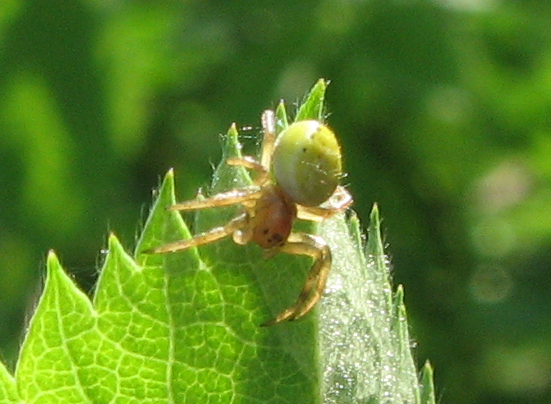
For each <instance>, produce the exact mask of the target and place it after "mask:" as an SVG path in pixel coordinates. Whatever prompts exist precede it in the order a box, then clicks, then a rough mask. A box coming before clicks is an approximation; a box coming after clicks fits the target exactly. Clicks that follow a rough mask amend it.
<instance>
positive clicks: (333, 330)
mask: <svg viewBox="0 0 551 404" xmlns="http://www.w3.org/2000/svg"><path fill="white" fill-rule="evenodd" d="M325 88H326V84H325V81H323V80H320V81H319V82H318V83H317V85H316V86H315V87H314V89H313V90H312V91H311V92H310V94H309V96H308V97H307V99H306V101H305V103H304V105H305V106H303V107H301V108H300V109H299V113H298V117H299V118H300V119H319V117H320V116H321V113H322V110H323V99H324V94H325ZM276 114H277V117H278V126H279V127H280V128H281V129H283V128H285V126H286V125H288V118H287V115H286V113H285V110H284V106H283V104H280V106H279V107H278V110H277V112H276ZM297 119H298V118H297ZM237 139H238V134H237V131H236V129H235V126H234V125H232V126H231V127H230V130H229V131H228V135H227V137H226V144H225V148H224V157H223V160H222V163H221V164H220V166H219V167H218V168H217V170H216V172H215V175H214V180H213V185H212V189H211V192H212V193H216V192H219V191H220V190H228V189H232V188H235V187H241V186H246V185H248V184H250V183H251V179H250V176H249V173H248V172H247V171H246V170H244V169H243V168H241V167H230V166H228V165H227V164H225V160H226V159H227V158H228V157H230V156H231V157H235V156H239V155H240V147H239V143H238V140H237ZM173 184H174V178H173V173H172V171H170V172H169V173H168V174H167V175H166V177H165V179H164V181H163V184H162V186H161V188H160V190H159V192H158V198H157V200H156V201H155V204H154V206H153V208H152V210H151V212H150V215H149V217H148V219H147V222H146V224H145V226H144V229H143V232H142V234H141V236H140V239H139V241H138V244H137V246H136V249H135V252H134V254H133V256H131V255H129V254H128V253H127V252H125V250H124V248H123V247H122V246H121V245H120V243H119V242H118V240H117V238H116V237H115V236H114V235H111V236H110V237H109V249H108V254H107V256H106V259H105V263H104V265H103V267H102V269H101V272H100V276H99V280H98V284H97V287H96V289H95V293H94V296H93V299H92V301H90V299H89V298H88V297H87V296H86V295H85V294H84V293H82V292H81V291H79V290H78V288H77V287H76V286H75V284H74V282H73V281H72V280H71V279H70V278H69V277H68V276H67V275H66V274H65V272H64V271H63V269H62V268H61V266H60V264H59V262H58V260H57V258H56V256H55V254H54V253H53V252H51V253H50V254H49V256H48V265H47V277H46V282H45V288H44V292H43V294H42V297H41V299H40V301H39V304H38V306H37V308H36V311H35V313H34V315H33V318H32V320H31V322H30V326H29V329H28V332H27V335H26V337H25V341H24V343H23V346H22V348H21V353H20V358H19V361H18V364H17V370H16V373H15V383H14V380H13V379H12V378H11V376H10V375H9V373H8V372H7V371H6V369H5V368H4V367H3V366H2V367H0V399H1V400H0V403H15V402H20V401H18V400H21V401H22V402H26V403H35V402H36V403H73V402H74V403H110V402H117V403H138V402H139V403H142V402H148V403H171V402H173V403H320V402H322V401H323V402H324V403H338V404H346V403H368V402H369V403H383V402H385V403H386V402H400V403H421V402H422V403H431V402H434V388H433V387H432V372H431V371H430V372H429V371H428V370H425V372H424V374H423V389H422V394H421V393H420V389H419V382H418V379H417V372H416V368H415V365H414V362H413V359H412V357H411V350H410V340H409V335H408V328H407V323H406V313H405V308H404V304H403V291H402V289H401V288H398V291H397V292H396V293H393V292H392V288H391V285H390V281H389V268H388V260H387V258H386V256H385V255H384V251H383V247H382V242H381V237H380V228H379V217H378V210H377V208H376V207H375V208H374V209H373V212H372V215H371V224H370V227H369V234H370V238H369V241H368V243H367V245H366V246H365V247H364V245H363V244H364V243H363V235H362V233H361V231H360V228H361V227H360V223H359V220H358V218H357V217H356V216H355V215H354V214H353V213H352V214H351V217H350V219H346V218H345V215H338V216H337V217H333V218H331V219H330V220H326V221H325V222H323V223H321V224H320V225H319V226H317V227H314V226H309V227H301V228H302V229H310V230H311V231H316V232H319V234H320V235H321V236H322V237H324V238H325V239H326V240H327V241H328V242H329V245H330V247H331V249H332V252H333V258H334V263H333V268H332V273H331V276H330V278H329V282H328V286H327V290H326V292H325V294H324V297H323V299H322V302H321V304H319V309H316V310H314V312H313V313H312V314H309V315H307V316H306V317H305V318H303V319H301V320H299V321H296V322H287V323H282V324H277V325H275V326H271V327H260V326H259V325H260V324H261V323H263V322H265V321H266V320H269V319H271V318H273V317H274V316H275V315H277V314H278V313H279V312H280V311H281V310H283V309H285V308H287V307H288V306H290V305H291V304H293V303H294V302H295V301H296V299H297V296H298V293H299V291H300V289H301V287H302V284H303V282H304V280H305V277H306V273H307V272H308V270H309V268H310V266H311V261H310V260H309V259H307V258H305V257H297V256H290V255H283V254H280V255H277V256H275V257H272V258H270V259H264V258H263V255H262V250H261V249H260V248H259V247H258V246H256V245H252V244H250V245H246V246H240V245H236V244H235V243H233V242H232V241H231V240H229V239H228V240H224V241H220V242H217V243H212V244H210V245H206V246H202V247H200V248H191V249H189V250H186V251H183V252H178V253H169V254H147V253H144V251H147V250H150V249H151V248H153V247H157V246H160V245H163V244H166V243H169V242H173V241H176V240H180V239H184V238H189V237H190V236H191V232H190V231H189V229H188V227H187V226H186V224H185V223H184V221H183V220H182V217H181V215H180V214H179V213H177V212H174V211H170V210H167V209H166V207H168V206H170V205H173V204H174V203H175V197H174V185H173ZM235 211H236V208H231V207H230V208H224V209H206V210H204V211H199V212H196V214H195V215H194V220H193V224H194V233H195V232H198V231H202V230H205V229H210V228H212V227H214V226H218V225H221V224H224V223H225V222H226V221H227V220H228V219H229V218H231V217H232V216H233V215H234V214H235ZM364 248H365V249H366V251H364ZM426 369H427V368H426ZM420 397H422V399H421V398H420ZM431 397H432V401H430V400H431ZM420 400H421V401H420Z"/></svg>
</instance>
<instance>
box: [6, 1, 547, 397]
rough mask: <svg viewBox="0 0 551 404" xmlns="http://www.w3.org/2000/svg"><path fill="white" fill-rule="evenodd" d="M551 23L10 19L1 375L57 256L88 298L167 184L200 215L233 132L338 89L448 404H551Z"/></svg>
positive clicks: (276, 14) (351, 163) (331, 15)
mask: <svg viewBox="0 0 551 404" xmlns="http://www.w3.org/2000/svg"><path fill="white" fill-rule="evenodd" d="M550 20H551V5H550V3H548V2H547V1H546V0H531V1H524V2H518V1H502V2H497V1H490V0H470V1H467V0H463V1H461V0H447V1H446V0H441V1H437V0H435V1H432V2H429V1H419V0H418V1H415V0H410V1H388V0H384V1H383V0H373V1H346V0H322V1H312V0H307V1H301V2H297V1H286V0H284V1H279V2H275V3H274V2H273V1H272V2H268V1H258V2H254V3H252V2H250V1H242V0H237V1H201V2H193V1H186V0H183V1H178V2H175V1H162V2H161V1H157V2H155V1H134V2H125V1H118V2H114V1H111V2H102V1H97V0H87V1H86V0H81V1H72V0H31V1H21V0H8V1H3V2H1V4H0V44H1V46H0V263H1V264H0V341H1V345H0V355H1V356H2V359H3V360H5V361H6V362H8V364H11V365H12V366H13V364H14V361H15V356H16V353H17V349H18V346H19V343H20V340H21V335H22V332H23V329H24V327H25V319H26V318H27V317H28V316H29V313H30V312H31V309H32V307H33V305H34V302H35V300H36V297H37V296H38V288H39V285H40V283H41V279H42V278H43V274H44V264H45V255H46V251H47V250H48V249H50V248H54V249H55V250H56V251H57V252H58V253H59V255H60V257H61V260H62V263H63V265H64V266H66V267H67V268H69V269H70V270H71V272H72V273H73V274H74V276H75V277H76V278H77V279H78V281H79V283H80V284H81V285H82V286H83V287H84V288H85V289H89V288H90V287H91V286H92V285H93V282H94V280H95V279H96V277H97V269H96V268H97V263H98V262H99V261H101V260H102V253H101V251H100V249H101V248H102V246H105V245H106V234H107V231H108V230H112V231H114V232H116V233H117V235H119V236H120V238H121V239H122V241H123V243H124V245H125V246H126V248H127V249H128V250H131V249H132V247H133V246H134V244H135V242H136V235H137V233H138V232H139V227H140V224H139V223H140V220H143V218H144V217H145V213H146V212H147V209H148V205H149V203H150V201H151V190H152V189H153V188H155V187H156V186H157V185H158V183H159V179H160V177H161V176H162V175H163V174H164V173H165V172H166V170H167V169H168V168H169V167H174V168H175V170H176V173H177V181H178V189H179V190H180V191H181V192H182V191H183V190H185V191H186V192H187V193H186V194H182V195H180V198H181V199H182V200H183V199H188V198H190V197H192V196H193V194H194V190H195V189H196V188H198V187H200V186H205V185H207V184H208V181H209V178H210V173H211V169H212V167H211V165H212V164H213V163H216V162H218V160H219V158H220V153H221V152H220V140H219V134H220V133H225V132H226V130H227V128H228V126H229V124H230V123H231V122H232V121H237V122H238V124H239V126H240V127H246V126H252V127H253V128H252V129H246V130H244V138H245V139H247V138H250V137H255V135H256V133H257V129H258V127H259V118H260V115H259V114H260V112H261V111H262V110H263V109H265V108H267V107H273V106H275V104H276V102H277V100H278V99H280V98H285V99H286V100H287V101H288V103H291V102H292V101H293V100H299V99H300V98H301V97H302V96H303V95H304V93H305V92H306V91H307V90H308V89H309V88H310V87H311V86H312V84H313V83H314V82H315V81H316V80H317V79H318V78H319V77H325V78H328V79H331V80H332V85H331V86H330V87H329V90H328V105H329V112H330V113H331V116H330V117H329V119H328V122H329V123H330V125H331V126H332V127H333V128H334V129H335V131H336V132H337V133H338V134H339V136H340V138H341V139H342V143H343V149H344V153H345V159H346V160H345V166H346V169H347V171H348V173H349V176H348V177H347V178H346V182H347V183H348V185H349V189H350V190H351V192H352V193H353V194H354V196H355V199H356V203H355V209H356V210H357V211H358V213H359V215H360V217H361V218H363V219H364V220H365V221H367V218H368V214H369V210H370V208H371V206H372V204H373V202H375V201H376V202H378V203H379V206H380V207H381V211H382V216H383V218H384V221H383V228H384V229H386V234H387V238H386V241H387V243H388V245H389V247H388V250H389V251H390V252H391V254H392V261H393V263H394V266H395V271H394V278H395V281H396V283H403V284H404V285H405V288H406V303H407V307H408V311H409V316H410V323H411V324H412V327H413V329H412V335H413V336H414V338H415V340H416V341H417V343H418V348H417V349H416V354H417V356H418V362H419V363H423V361H424V360H425V359H427V358H430V360H431V362H432V363H433V364H434V366H435V369H436V370H435V382H436V385H437V387H439V392H440V395H441V399H442V401H443V402H450V403H469V404H471V403H473V404H474V403H477V404H478V403H480V404H482V403H496V402H499V403H506V404H507V403H528V402H530V403H548V402H549V401H550V400H551V385H550V383H551V382H550V379H549V374H550V371H551V338H550V334H551V332H550V331H551V316H550V315H549V313H550V312H551V307H550V306H551V299H549V289H550V288H551V271H549V267H550V263H551V255H550V254H549V250H550V249H551V159H550V157H549V156H550V155H551V126H550V123H551V122H550V118H549V117H550V116H551V115H550V114H551V74H550V72H551V29H550V28H549V21H550ZM253 143H254V141H253Z"/></svg>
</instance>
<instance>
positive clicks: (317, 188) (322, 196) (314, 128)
mask: <svg viewBox="0 0 551 404" xmlns="http://www.w3.org/2000/svg"><path fill="white" fill-rule="evenodd" d="M272 167H273V173H274V177H275V179H276V181H277V183H278V184H279V185H280V186H281V187H282V188H283V189H284V190H285V192H287V193H288V194H289V195H290V197H291V199H293V201H294V202H296V203H298V204H300V205H303V206H318V205H319V204H321V203H323V202H325V201H326V200H327V199H329V197H330V196H331V195H332V194H333V192H334V191H335V189H336V188H337V186H338V185H339V182H340V180H341V177H342V159H341V150H340V146H339V143H338V142H337V138H336V137H335V134H334V133H333V131H332V130H331V129H329V128H328V127H327V126H326V125H324V124H323V123H321V122H319V121H314V120H310V121H299V122H295V123H293V124H292V125H290V126H289V127H288V128H287V129H285V130H284V131H283V132H281V133H280V134H279V136H278V138H277V139H276V142H275V147H274V153H273V158H272Z"/></svg>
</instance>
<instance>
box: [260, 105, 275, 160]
mask: <svg viewBox="0 0 551 404" xmlns="http://www.w3.org/2000/svg"><path fill="white" fill-rule="evenodd" d="M262 129H263V130H264V137H263V139H262V153H261V156H260V164H261V165H262V166H263V167H266V168H267V169H269V168H270V167H271V164H272V154H273V153H274V144H275V138H276V119H275V114H274V111H272V110H271V109H267V110H266V111H264V112H263V113H262Z"/></svg>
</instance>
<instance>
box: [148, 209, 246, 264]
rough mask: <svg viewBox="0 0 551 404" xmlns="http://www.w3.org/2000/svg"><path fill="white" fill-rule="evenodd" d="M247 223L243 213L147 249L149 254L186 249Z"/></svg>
mask: <svg viewBox="0 0 551 404" xmlns="http://www.w3.org/2000/svg"><path fill="white" fill-rule="evenodd" d="M247 224H248V215H247V214H246V213H243V214H241V215H239V216H237V217H235V218H234V219H232V220H230V221H229V222H228V223H227V224H226V225H224V226H220V227H215V228H214V229H211V230H208V231H206V232H204V233H201V234H197V235H195V236H193V237H192V238H190V239H186V240H180V241H175V242H174V243H170V244H165V245H162V246H160V247H157V248H152V249H150V250H147V251H146V253H149V254H161V253H173V252H177V251H183V250H187V249H188V248H191V247H198V246H201V245H205V244H209V243H213V242H215V241H218V240H221V239H223V238H226V237H228V236H231V235H233V234H234V233H235V232H237V231H238V230H241V229H243V228H246V227H247Z"/></svg>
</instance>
